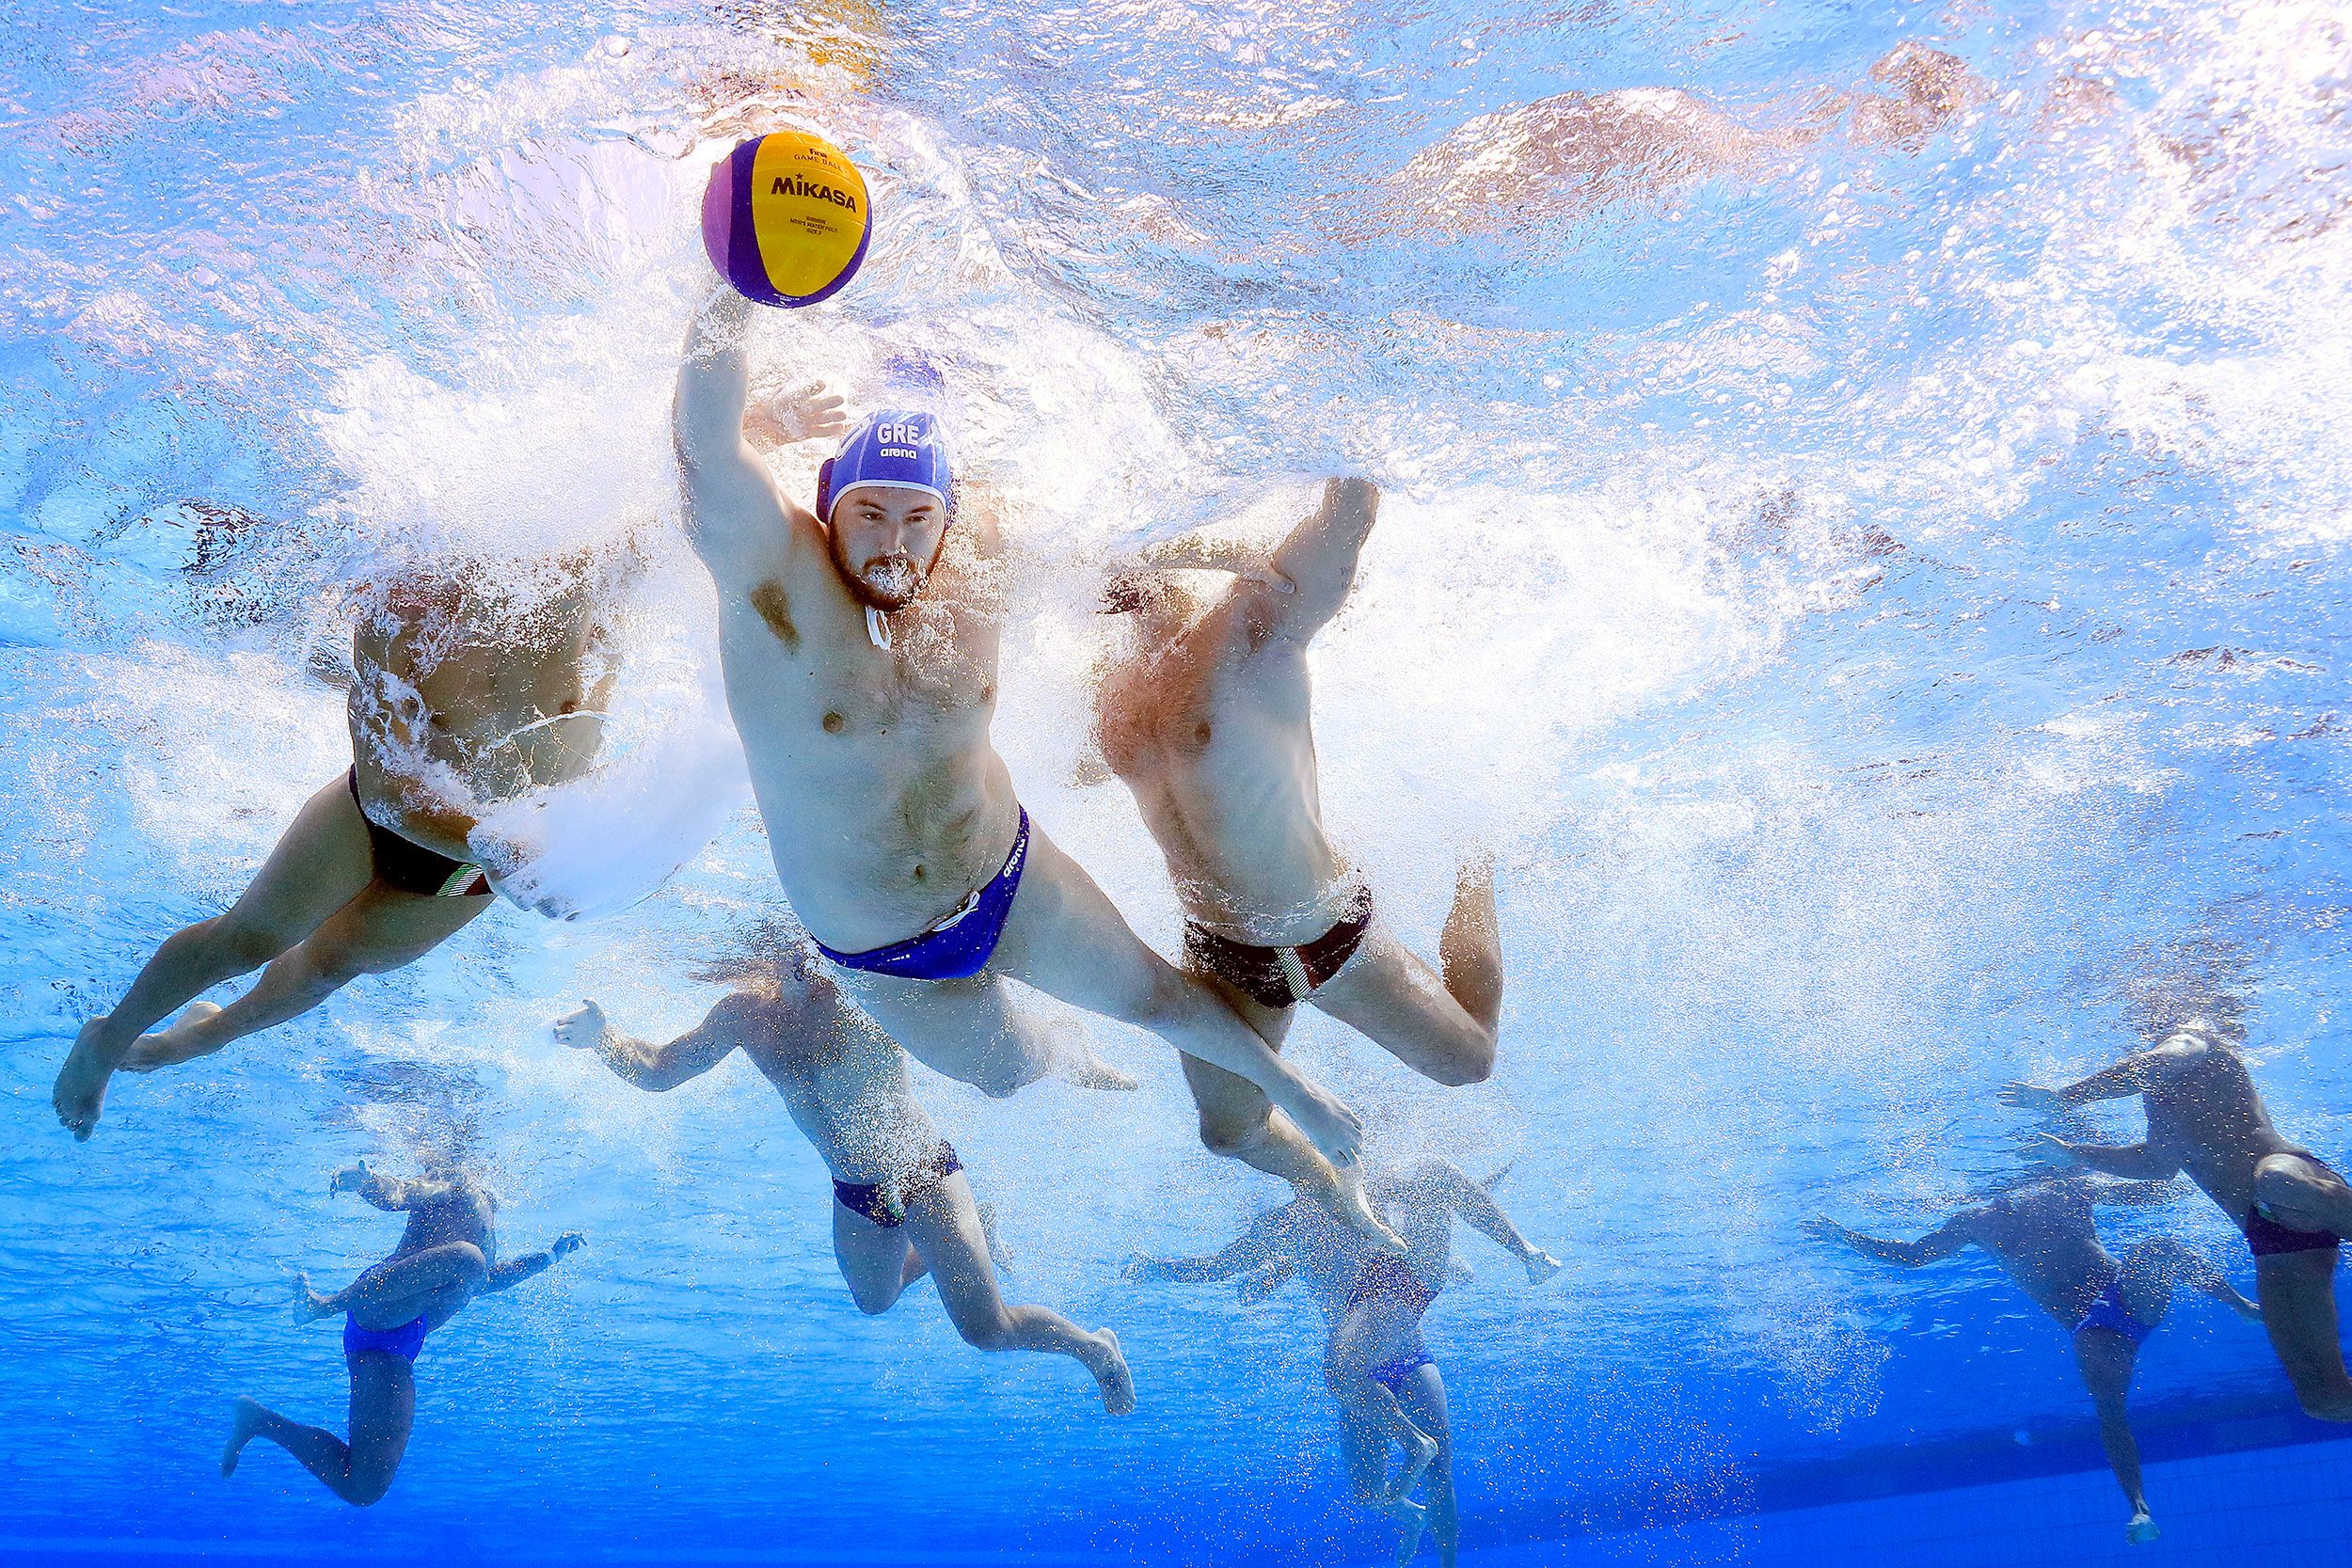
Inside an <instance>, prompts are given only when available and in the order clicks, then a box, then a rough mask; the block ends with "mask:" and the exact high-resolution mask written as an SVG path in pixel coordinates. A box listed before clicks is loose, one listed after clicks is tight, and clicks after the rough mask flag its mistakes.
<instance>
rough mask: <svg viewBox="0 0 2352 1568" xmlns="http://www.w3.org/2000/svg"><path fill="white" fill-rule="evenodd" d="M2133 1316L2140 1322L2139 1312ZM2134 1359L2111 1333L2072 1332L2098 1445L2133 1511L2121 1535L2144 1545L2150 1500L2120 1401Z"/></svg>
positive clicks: (2151, 1528)
mask: <svg viewBox="0 0 2352 1568" xmlns="http://www.w3.org/2000/svg"><path fill="white" fill-rule="evenodd" d="M2127 1305H2128V1298H2127ZM2132 1315H2133V1316H2134V1317H2138V1316H2139V1314H2138V1312H2137V1310H2135V1311H2134V1312H2133V1313H2132ZM2158 1315H2159V1316H2161V1315H2162V1314H2161V1313H2159V1314H2158ZM2141 1321H2142V1322H2143V1323H2145V1322H2153V1320H2151V1319H2141ZM2137 1358H2138V1352H2137V1350H2135V1349H2134V1348H2133V1346H2132V1342H2131V1341H2130V1340H2129V1339H2127V1338H2124V1337H2123V1336H2122V1335H2121V1334H2118V1333H2116V1332H2115V1331H2114V1330H2112V1329H2106V1328H2082V1329H2077V1330H2075V1331H2074V1365H2075V1367H2076V1368H2077V1369H2078V1370H2080V1371H2081V1373H2082V1378H2083V1386H2084V1387H2086V1388H2088V1389H2090V1402H2091V1404H2092V1405H2093V1407H2095V1408H2096V1409H2097V1411H2098V1413H2099V1445H2100V1447H2102V1448H2104V1449H2106V1451H2107V1465H2108V1467H2109V1468H2111V1469H2112V1470H2114V1472H2115V1483H2116V1484H2117V1485H2118V1486H2120V1487H2122V1489H2123V1498H2124V1500H2125V1501H2126V1502H2128V1503H2130V1504H2131V1507H2132V1517H2131V1520H2130V1522H2129V1523H2128V1524H2126V1525H2125V1526H2124V1527H2123V1534H2124V1537H2125V1539H2127V1540H2130V1541H2133V1542H2135V1543H2145V1542H2150V1541H2153V1540H2154V1539H2155V1538H2156V1534H2157V1530H2156V1522H2155V1521H2154V1520H2153V1519H2152V1518H2150V1517H2149V1516H2148V1494H2147V1491H2146V1489H2145V1488H2144V1487H2143V1486H2142V1484H2141V1481H2140V1475H2139V1444H2138V1442H2137V1440H2136V1439H2135V1438H2134V1437H2133V1436H2132V1423H2131V1419H2130V1418H2129V1417H2128V1416H2127V1415H2126V1414H2125V1412H2124V1399H2125V1397H2126V1396H2127V1395H2128V1394H2130V1392H2131V1388H2132V1369H2133V1365H2134V1363H2135V1362H2136V1361H2137Z"/></svg>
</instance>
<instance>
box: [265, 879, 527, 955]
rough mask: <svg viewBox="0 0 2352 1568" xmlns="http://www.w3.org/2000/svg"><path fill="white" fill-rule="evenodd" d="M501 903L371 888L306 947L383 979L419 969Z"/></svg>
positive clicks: (312, 936)
mask: <svg viewBox="0 0 2352 1568" xmlns="http://www.w3.org/2000/svg"><path fill="white" fill-rule="evenodd" d="M497 902H498V896H497V895H495V894H479V895H475V896H473V897H470V898H433V897H428V896H426V895H423V894H421V893H403V892H401V891H400V890H399V889H398V888H392V887H387V886H385V885H384V884H383V883H382V882H370V883H369V884H368V885H367V886H366V887H365V888H363V889H361V890H360V892H359V894H358V896H357V897H354V898H353V899H351V900H350V901H349V902H348V903H346V904H344V905H343V907H342V909H340V910H337V911H335V912H334V913H333V914H331V915H329V916H328V917H327V918H326V921H325V922H324V923H322V924H321V925H320V927H318V929H317V930H315V931H313V932H311V933H310V936H309V937H308V938H307V939H305V941H306V942H307V944H308V945H309V946H310V951H311V952H312V953H313V954H314V955H320V956H326V955H327V954H330V953H331V954H332V956H333V957H334V958H336V959H337V960H338V961H340V962H341V963H343V964H347V965H349V966H350V967H352V968H354V969H358V970H362V971H365V972H366V973H368V974H383V973H384V972H386V971H388V970H394V969H401V968H405V966H407V965H409V964H412V963H415V962H416V961H417V960H418V959H419V958H423V957H424V956H425V955H426V954H427V953H430V952H432V951H433V950H434V949H435V948H436V947H438V946H440V945H441V943H443V942H447V941H448V940H449V939H450V938H451V937H453V936H455V935H456V934H457V933H458V932H459V931H460V930H462V929H464V928H465V927H468V926H469V925H471V924H472V923H473V922H474V921H475V920H477V919H479V918H480V917H481V916H483V915H485V914H487V913H488V912H489V911H490V906H491V905H493V904H495V903H497Z"/></svg>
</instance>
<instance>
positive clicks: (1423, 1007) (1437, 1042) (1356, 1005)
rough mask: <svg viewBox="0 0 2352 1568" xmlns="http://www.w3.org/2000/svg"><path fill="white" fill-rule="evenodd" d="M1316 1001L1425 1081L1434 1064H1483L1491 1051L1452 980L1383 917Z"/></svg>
mask: <svg viewBox="0 0 2352 1568" xmlns="http://www.w3.org/2000/svg"><path fill="white" fill-rule="evenodd" d="M1309 1001H1310V1004H1311V1006H1314V1007H1316V1008H1318V1009H1320V1010H1321V1011H1323V1012H1325V1013H1327V1014H1329V1015H1330V1016H1331V1017H1333V1018H1336V1019H1338V1020H1339V1021H1340V1022H1342V1023H1344V1024H1346V1025H1347V1026H1348V1027H1349V1028H1351V1029H1353V1030H1355V1031H1356V1032H1357V1033H1358V1034H1359V1035H1362V1036H1363V1037H1365V1038H1366V1039H1369V1040H1371V1041H1372V1042H1373V1043H1374V1044H1375V1045H1377V1046H1378V1047H1380V1049H1382V1050H1383V1051H1386V1052H1387V1053H1389V1054H1390V1055H1391V1056H1395V1057H1397V1058H1399V1059H1400V1060H1402V1061H1403V1062H1405V1064H1406V1066H1408V1067H1410V1068H1412V1069H1414V1070H1416V1071H1418V1072H1421V1073H1423V1074H1424V1075H1425V1074H1427V1073H1428V1072H1429V1068H1430V1065H1431V1064H1435V1063H1438V1062H1445V1061H1454V1060H1476V1059H1480V1058H1483V1057H1485V1056H1486V1054H1487V1053H1488V1052H1489V1050H1490V1049H1491V1047H1490V1045H1489V1042H1488V1040H1487V1037H1486V1030H1484V1029H1483V1028H1481V1027H1480V1026H1479V1023H1478V1021H1477V1020H1476V1019H1474V1018H1472V1017H1470V1014H1469V1013H1468V1012H1467V1011H1465V1010H1464V1009H1463V1006H1462V1005H1461V1004H1460V1003H1459V1002H1456V1001H1455V1000H1454V993H1453V992H1452V991H1450V990H1446V989H1445V979H1444V977H1443V976H1442V975H1440V974H1438V972H1437V971H1436V970H1435V969H1432V968H1431V967H1430V966H1429V965H1428V964H1427V963H1425V962H1423V961H1422V958H1421V956H1420V955H1419V954H1417V953H1415V952H1413V951H1412V950H1411V949H1410V948H1408V947H1406V945H1405V944H1404V943H1403V942H1399V941H1397V940H1396V938H1395V937H1394V936H1393V935H1391V933H1390V931H1389V929H1388V927H1386V926H1385V925H1383V924H1382V923H1381V921H1380V919H1379V917H1378V916H1376V915H1375V917H1374V919H1373V924H1372V928H1371V929H1370V930H1368V931H1366V932H1365V933H1364V942H1363V945H1362V946H1361V947H1359V948H1358V949H1357V951H1356V956H1355V957H1354V958H1352V959H1350V960H1349V961H1348V964H1347V967H1346V968H1344V969H1343V970H1341V971H1340V972H1339V973H1338V974H1334V975H1332V976H1331V978H1329V979H1328V980H1326V981H1325V982H1324V983H1323V984H1322V985H1321V986H1319V987H1317V988H1316V989H1315V993H1314V995H1313V996H1312V997H1311V998H1310V999H1309Z"/></svg>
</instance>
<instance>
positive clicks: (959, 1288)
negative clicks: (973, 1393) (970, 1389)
mask: <svg viewBox="0 0 2352 1568" xmlns="http://www.w3.org/2000/svg"><path fill="white" fill-rule="evenodd" d="M905 1229H906V1231H907V1234H908V1236H909V1238H910V1239H911V1240H912V1241H913V1242H914V1249H915V1251H917V1252H919V1253H921V1254H922V1255H923V1257H924V1258H925V1259H927V1260H928V1261H929V1262H930V1269H931V1278H932V1280H933V1282H934V1283H935V1284H936V1285H937V1286H938V1287H939V1300H940V1303H941V1305H942V1306H944V1307H946V1308H947V1316H948V1319H949V1321H951V1322H952V1323H954V1324H955V1325H956V1332H957V1333H959V1334H961V1335H962V1336H963V1339H964V1342H965V1343H966V1344H968V1345H971V1346H972V1347H973V1348H974V1349H976V1350H984V1351H1009V1350H1024V1351H1038V1352H1042V1353H1044V1354H1049V1355H1067V1356H1069V1357H1071V1358H1072V1359H1073V1360H1075V1361H1076V1362H1078V1364H1079V1365H1081V1366H1083V1367H1085V1368H1086V1370H1088V1371H1089V1372H1091V1373H1093V1374H1094V1381H1095V1383H1096V1385H1097V1386H1099V1387H1100V1388H1101V1389H1102V1391H1103V1408H1104V1409H1105V1410H1107V1411H1109V1412H1110V1413H1111V1414H1112V1415H1114V1416H1124V1415H1127V1414H1129V1413H1130V1412H1132V1411H1133V1410H1134V1409H1135V1407H1136V1385H1135V1379H1134V1377H1133V1375H1132V1374H1131V1373H1130V1372H1129V1371H1128V1370H1127V1358H1126V1356H1125V1355H1124V1354H1122V1353H1121V1352H1120V1348H1119V1336H1118V1335H1116V1334H1113V1333H1112V1332H1111V1331H1110V1330H1109V1329H1107V1328H1105V1329H1099V1330H1097V1331H1096V1332H1094V1333H1092V1334H1089V1333H1088V1332H1087V1331H1086V1330H1085V1329H1082V1328H1080V1327H1079V1326H1078V1325H1077V1324H1075V1323H1072V1322H1071V1321H1070V1320H1069V1319H1067V1318H1065V1317H1063V1316H1061V1314H1059V1313H1058V1312H1051V1311H1048V1310H1047V1309H1046V1308H1044V1307H1031V1306H1023V1305H1019V1304H1010V1303H1008V1302H1007V1301H1006V1300H1005V1297H1004V1292H1003V1291H1002V1289H1001V1288H1000V1287H999V1286H998V1284H997V1282H996V1270H995V1266H994V1265H993V1263H991V1262H990V1261H989V1256H988V1238H987V1235H986V1234H985V1233H984V1231H983V1230H982V1228H981V1226H980V1212H979V1207H978V1205H977V1204H976V1203H974V1202H973V1200H972V1188H971V1184H970V1183H969V1182H967V1181H966V1180H964V1176H963V1173H962V1172H961V1171H954V1172H950V1173H949V1174H948V1176H947V1177H946V1180H943V1181H941V1182H939V1183H938V1185H936V1186H935V1187H931V1188H930V1189H928V1190H927V1191H925V1192H924V1193H923V1194H922V1195H921V1196H918V1197H917V1198H916V1199H915V1200H914V1203H913V1204H912V1205H911V1206H910V1207H909V1209H908V1211H907V1223H906V1226H905Z"/></svg>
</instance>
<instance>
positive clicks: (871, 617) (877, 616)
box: [866, 604, 890, 653]
mask: <svg viewBox="0 0 2352 1568" xmlns="http://www.w3.org/2000/svg"><path fill="white" fill-rule="evenodd" d="M866 637H867V638H868V639H869V640H871V641H872V642H873V644H874V646H875V647H877V648H880V649H881V650H882V652H883V653H888V652H889V651H890V623H889V622H887V621H885V620H883V619H882V611H881V610H876V609H875V608H874V607H873V606H872V605H870V604H869V605H867V606H866Z"/></svg>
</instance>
